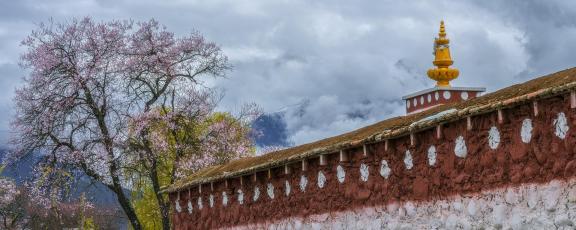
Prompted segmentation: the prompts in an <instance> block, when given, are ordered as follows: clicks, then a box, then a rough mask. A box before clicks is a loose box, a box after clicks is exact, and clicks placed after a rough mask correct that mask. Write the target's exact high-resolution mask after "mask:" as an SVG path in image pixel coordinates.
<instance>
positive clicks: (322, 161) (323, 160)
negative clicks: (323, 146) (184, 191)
mask: <svg viewBox="0 0 576 230" xmlns="http://www.w3.org/2000/svg"><path fill="white" fill-rule="evenodd" d="M327 164H328V160H327V159H326V155H324V154H321V155H320V165H322V166H324V165H327Z"/></svg>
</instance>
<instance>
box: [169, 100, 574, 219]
mask: <svg viewBox="0 0 576 230" xmlns="http://www.w3.org/2000/svg"><path fill="white" fill-rule="evenodd" d="M535 108H537V109H536V110H537V114H536V110H535ZM575 125H576V113H575V111H574V109H571V108H570V95H569V94H565V95H560V96H555V97H552V98H547V99H542V100H540V101H538V103H537V107H534V104H533V103H532V102H530V103H527V104H523V105H519V106H516V107H514V108H510V109H505V110H502V111H501V113H500V116H499V113H498V112H496V111H495V112H492V113H488V114H483V115H478V116H473V117H470V119H469V120H468V119H467V118H466V117H464V118H462V119H461V120H458V121H455V122H451V123H446V124H443V125H442V128H441V129H440V130H441V132H440V134H441V135H437V130H436V129H429V130H424V131H420V132H416V133H414V134H413V136H412V138H411V137H410V136H405V137H399V138H397V139H393V140H389V141H387V142H384V141H383V142H378V143H374V144H370V145H367V149H366V150H367V151H366V152H367V154H366V155H364V149H363V148H355V149H347V150H344V152H345V153H346V155H347V156H348V159H347V161H341V159H340V158H341V157H340V156H339V154H338V153H334V154H330V155H327V156H326V165H320V160H319V159H318V158H311V159H309V160H308V161H307V162H308V166H307V169H306V170H305V171H303V170H302V164H301V163H299V162H295V163H294V164H292V165H290V166H291V167H290V168H291V173H289V174H285V173H284V168H283V167H278V168H275V169H272V170H271V172H270V175H268V172H266V171H263V172H258V173H257V174H256V177H254V176H253V175H247V176H244V177H242V178H241V179H240V178H232V179H229V180H228V181H227V182H226V181H219V182H218V183H214V186H213V188H210V186H203V187H202V191H200V190H199V189H198V188H197V187H194V188H193V189H191V190H190V191H183V192H180V193H179V194H175V193H173V194H170V197H171V200H172V202H173V204H175V211H174V215H173V216H172V218H173V221H174V223H175V226H176V229H207V228H229V227H235V228H246V229H254V228H272V229H274V228H281V229H283V228H298V229H299V228H313V229H366V228H368V229H380V228H391V229H395V228H407V229H427V228H448V229H450V228H465V229H467V228H489V229H490V228H495V227H496V228H497V227H506V228H507V227H514V228H516V227H518V228H534V229H549V228H555V227H559V228H569V226H572V227H573V225H574V224H576V223H575V222H574V221H572V220H574V219H576V203H575V202H576V188H574V185H575V183H576V180H575V179H574V178H576V177H574V176H575V175H576V148H575V146H576V143H575V142H576V136H575V134H574V133H575V132H574V127H575ZM386 143H387V144H386ZM343 160H346V159H343Z"/></svg>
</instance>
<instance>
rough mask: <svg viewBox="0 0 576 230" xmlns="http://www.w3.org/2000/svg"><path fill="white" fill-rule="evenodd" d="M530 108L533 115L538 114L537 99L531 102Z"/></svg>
mask: <svg viewBox="0 0 576 230" xmlns="http://www.w3.org/2000/svg"><path fill="white" fill-rule="evenodd" d="M532 108H533V110H534V116H535V117H537V116H538V101H533V102H532Z"/></svg>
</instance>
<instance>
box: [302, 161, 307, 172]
mask: <svg viewBox="0 0 576 230" xmlns="http://www.w3.org/2000/svg"><path fill="white" fill-rule="evenodd" d="M302 171H304V172H305V171H308V161H306V159H304V160H302Z"/></svg>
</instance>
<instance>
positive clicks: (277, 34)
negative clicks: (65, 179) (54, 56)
mask: <svg viewBox="0 0 576 230" xmlns="http://www.w3.org/2000/svg"><path fill="white" fill-rule="evenodd" d="M84 16H91V17H93V18H95V19H96V20H111V19H135V20H148V19H150V18H155V19H157V20H158V21H160V22H161V23H162V24H165V25H166V26H167V27H168V29H169V30H171V31H174V32H176V33H177V34H181V35H184V34H187V33H189V32H191V31H192V30H197V31H199V32H201V33H202V34H204V35H205V36H206V37H207V39H209V40H211V41H214V42H216V43H218V44H220V45H221V46H222V48H223V50H224V52H225V53H226V54H227V55H228V56H229V58H230V60H231V62H232V64H233V65H234V69H233V71H231V72H230V73H229V74H228V78H226V79H220V80H216V81H207V84H210V85H213V86H214V87H218V88H221V89H223V90H225V92H226V96H225V98H224V100H223V101H222V103H221V108H222V109H225V110H234V109H237V108H238V106H239V105H240V104H242V103H248V102H255V103H257V104H259V105H260V106H261V107H262V108H263V109H264V111H265V112H266V113H268V114H270V115H271V117H272V118H273V119H270V120H269V122H271V123H273V124H271V125H267V126H268V127H276V129H277V132H278V133H279V134H278V133H276V134H274V136H275V137H280V138H281V139H284V140H279V141H280V142H283V143H293V144H302V143H306V142H309V141H313V140H317V139H320V138H324V137H328V136H331V135H335V134H339V133H342V132H346V131H350V130H353V129H355V128H359V127H362V126H365V125H368V124H371V123H374V122H377V121H379V120H383V119H386V118H389V117H392V116H398V115H402V114H404V107H403V104H401V100H400V98H401V96H403V95H405V94H409V93H412V92H414V91H418V90H421V89H424V88H427V87H432V86H433V85H434V82H432V81H431V80H429V79H428V78H427V77H426V70H427V69H428V68H430V67H431V61H432V58H433V57H432V53H431V52H432V42H433V37H434V36H436V34H437V32H438V25H439V21H440V20H442V19H444V20H445V21H446V27H447V32H448V36H449V38H450V39H451V50H452V57H453V58H454V60H455V66H456V67H457V68H459V69H460V73H461V74H460V77H459V78H458V79H457V80H456V81H455V82H453V85H458V86H483V87H487V89H488V91H494V90H497V89H499V88H502V87H505V86H508V85H511V84H514V83H518V82H523V81H525V80H528V79H531V78H534V77H537V76H541V75H544V74H548V73H552V72H556V71H559V70H562V69H566V68H569V67H573V66H576V52H575V51H576V1H573V0H565V1H560V0H550V1H535V0H534V1H532V0H511V1H497V0H494V1H424V0H422V1H387V0H378V1H376V0H371V1H368V0H366V1H363V0H359V1H344V0H325V1H320V0H206V1H199V0H171V1H158V0H104V1H95V0H93V1H80V0H74V1H63V0H53V1H41V0H38V1H32V0H18V1H11V0H0V143H4V142H5V141H6V140H7V138H8V136H9V135H10V131H9V125H8V124H9V120H10V118H11V116H12V115H13V113H14V109H13V105H12V102H11V101H12V96H13V91H14V88H15V87H17V86H18V85H19V84H21V78H22V77H23V76H24V75H25V71H24V70H22V69H21V68H20V67H19V66H18V60H19V55H20V54H21V53H22V50H23V48H22V47H21V46H20V45H19V43H20V41H21V40H22V39H23V38H24V37H25V36H26V35H28V34H29V33H30V31H31V30H32V29H34V28H35V27H36V25H37V24H38V23H40V22H43V21H47V20H49V19H50V18H52V19H54V20H55V21H64V20H69V19H71V18H74V17H84Z"/></svg>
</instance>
